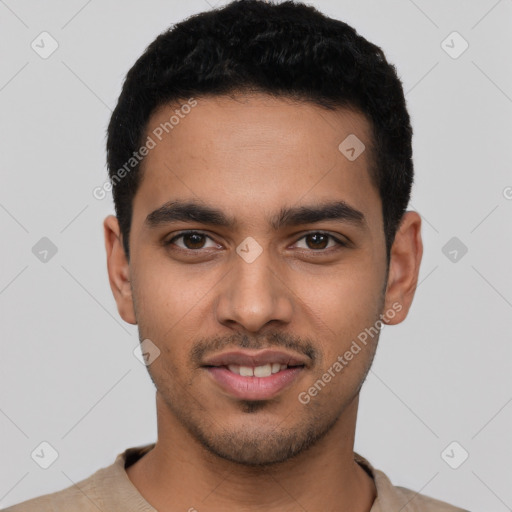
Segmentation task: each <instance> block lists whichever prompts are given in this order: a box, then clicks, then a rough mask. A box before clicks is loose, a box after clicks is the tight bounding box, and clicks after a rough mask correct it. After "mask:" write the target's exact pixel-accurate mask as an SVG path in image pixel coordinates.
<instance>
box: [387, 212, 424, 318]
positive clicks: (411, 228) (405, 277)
mask: <svg viewBox="0 0 512 512" xmlns="http://www.w3.org/2000/svg"><path fill="white" fill-rule="evenodd" d="M422 255H423V242H422V241H421V217H420V216H419V214H418V213H416V212H413V211H410V212H405V214H404V216H403V217H402V221H401V223H400V227H399V229H398V231H397V233H396V236H395V240H394V242H393V245H392V247H391V254H390V263H389V273H388V282H387V287H386V297H385V303H384V304H385V306H384V312H383V314H384V318H383V319H382V321H383V322H384V323H385V324H388V325H395V324H399V323H400V322H402V321H403V320H405V317H406V316H407V313H408V312H409V308H410V307H411V304H412V299H413V298H414V293H415V291H416V286H417V284H418V275H419V271H420V263H421V257H422ZM386 312H390V313H389V314H386ZM391 312H394V315H393V317H391Z"/></svg>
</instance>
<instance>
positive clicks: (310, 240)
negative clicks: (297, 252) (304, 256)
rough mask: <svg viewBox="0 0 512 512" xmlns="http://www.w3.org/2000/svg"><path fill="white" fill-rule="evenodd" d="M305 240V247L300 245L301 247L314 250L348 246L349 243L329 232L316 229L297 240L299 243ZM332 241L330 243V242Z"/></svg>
mask: <svg viewBox="0 0 512 512" xmlns="http://www.w3.org/2000/svg"><path fill="white" fill-rule="evenodd" d="M301 240H304V241H305V247H299V248H300V249H310V250H313V251H323V250H326V249H332V248H333V247H336V246H346V245H347V244H346V243H344V242H342V241H341V240H339V239H338V238H336V237H334V236H333V235H330V234H329V233H323V232H321V231H315V232H313V233H308V234H307V235H304V236H303V237H302V238H300V239H299V240H298V241H297V244H298V243H299V242H300V241H301ZM330 241H331V242H332V244H331V245H329V242H330Z"/></svg>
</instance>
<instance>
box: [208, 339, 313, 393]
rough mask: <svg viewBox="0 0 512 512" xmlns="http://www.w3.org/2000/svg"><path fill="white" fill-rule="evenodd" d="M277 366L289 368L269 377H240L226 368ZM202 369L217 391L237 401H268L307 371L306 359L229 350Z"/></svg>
mask: <svg viewBox="0 0 512 512" xmlns="http://www.w3.org/2000/svg"><path fill="white" fill-rule="evenodd" d="M272 363H279V364H285V365H287V366H290V368H286V369H285V370H281V371H279V372H277V373H273V374H272V375H270V376H268V377H243V376H242V375H238V374H236V373H233V372H231V371H230V370H229V369H228V368H227V366H228V365H231V364H233V365H239V366H250V367H255V366H263V365H266V364H272ZM203 367H204V368H205V370H207V371H208V374H209V375H210V377H211V378H212V379H213V380H214V381H215V382H216V383H217V384H218V385H219V386H220V388H221V389H222V390H223V391H224V392H226V393H228V394H229V395H231V396H234V397H235V398H238V399H240V400H269V399H271V398H274V397H275V396H277V395H278V394H279V393H280V392H281V391H283V390H284V389H285V388H286V387H288V386H290V385H291V384H292V383H293V382H294V381H295V380H296V379H297V378H298V377H299V376H300V375H301V374H302V373H303V372H304V370H305V369H306V368H307V367H308V360H307V359H306V358H305V357H302V356H299V355H296V354H291V353H289V352H286V351H283V350H275V349H266V350H259V351H251V350H231V351H228V352H224V353H221V354H217V355H215V356H212V357H210V358H208V359H207V360H205V361H204V364H203Z"/></svg>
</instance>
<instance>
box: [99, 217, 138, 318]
mask: <svg viewBox="0 0 512 512" xmlns="http://www.w3.org/2000/svg"><path fill="white" fill-rule="evenodd" d="M103 231H104V236H105V249H106V252H107V270H108V277H109V282H110V288H111V290H112V293H113V294H114V299H115V301H116V303H117V310H118V311H119V314H120V315H121V318H122V319H123V320H124V321H125V322H128V323H129V324H133V325H135V324H136V323H137V321H136V319H135V310H134V306H133V297H132V288H131V279H130V266H129V263H128V260H127V258H126V254H125V252H124V247H123V243H122V234H121V231H120V228H119V222H118V220H117V218H116V217H114V216H113V215H109V216H108V217H106V218H105V220H104V221H103Z"/></svg>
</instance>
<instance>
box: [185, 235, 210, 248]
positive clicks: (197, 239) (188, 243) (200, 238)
mask: <svg viewBox="0 0 512 512" xmlns="http://www.w3.org/2000/svg"><path fill="white" fill-rule="evenodd" d="M182 238H183V243H184V245H185V247H186V248H187V249H202V247H203V245H204V243H205V236H204V235H201V234H199V233H187V234H185V235H182Z"/></svg>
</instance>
